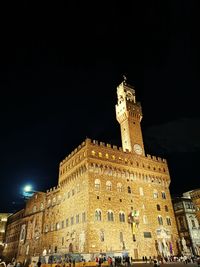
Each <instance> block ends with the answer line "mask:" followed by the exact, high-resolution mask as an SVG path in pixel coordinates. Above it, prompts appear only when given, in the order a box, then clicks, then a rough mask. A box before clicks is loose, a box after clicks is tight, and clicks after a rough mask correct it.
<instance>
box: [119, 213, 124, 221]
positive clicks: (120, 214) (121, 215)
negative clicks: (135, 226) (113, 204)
mask: <svg viewBox="0 0 200 267" xmlns="http://www.w3.org/2000/svg"><path fill="white" fill-rule="evenodd" d="M119 221H120V222H125V214H124V212H123V211H121V212H120V213H119Z"/></svg>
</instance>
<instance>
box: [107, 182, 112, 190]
mask: <svg viewBox="0 0 200 267" xmlns="http://www.w3.org/2000/svg"><path fill="white" fill-rule="evenodd" d="M106 190H108V191H111V190H112V183H111V182H110V181H107V182H106Z"/></svg>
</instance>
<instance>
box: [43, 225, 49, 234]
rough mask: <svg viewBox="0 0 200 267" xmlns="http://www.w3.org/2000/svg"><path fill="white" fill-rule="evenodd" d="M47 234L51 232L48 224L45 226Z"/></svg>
mask: <svg viewBox="0 0 200 267" xmlns="http://www.w3.org/2000/svg"><path fill="white" fill-rule="evenodd" d="M44 231H45V233H47V232H48V231H49V226H48V224H46V225H45V229H44Z"/></svg>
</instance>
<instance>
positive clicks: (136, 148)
mask: <svg viewBox="0 0 200 267" xmlns="http://www.w3.org/2000/svg"><path fill="white" fill-rule="evenodd" d="M133 149H134V151H135V153H136V154H138V155H141V154H142V147H141V146H140V145H138V144H135V145H134V146H133Z"/></svg>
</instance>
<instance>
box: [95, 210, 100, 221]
mask: <svg viewBox="0 0 200 267" xmlns="http://www.w3.org/2000/svg"><path fill="white" fill-rule="evenodd" d="M95 220H96V221H101V211H100V210H96V211H95Z"/></svg>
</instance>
